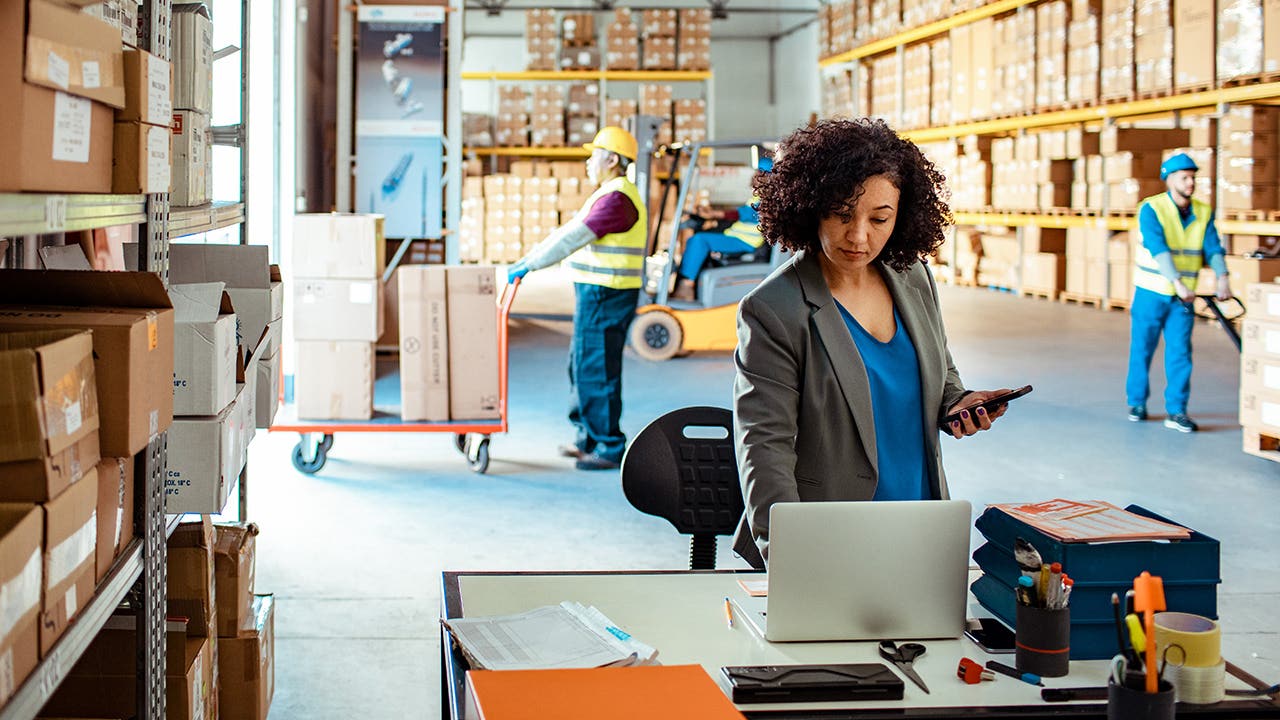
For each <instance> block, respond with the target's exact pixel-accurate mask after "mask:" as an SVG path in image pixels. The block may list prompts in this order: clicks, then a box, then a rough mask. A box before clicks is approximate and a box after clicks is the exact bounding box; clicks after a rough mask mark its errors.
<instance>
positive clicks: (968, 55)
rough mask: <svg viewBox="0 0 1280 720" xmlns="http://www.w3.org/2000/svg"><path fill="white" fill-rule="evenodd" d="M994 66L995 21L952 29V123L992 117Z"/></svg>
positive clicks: (980, 22) (981, 21) (988, 20)
mask: <svg viewBox="0 0 1280 720" xmlns="http://www.w3.org/2000/svg"><path fill="white" fill-rule="evenodd" d="M995 64H996V58H995V22H994V21H993V20H992V19H991V18H987V19H985V20H979V21H977V22H974V23H971V24H969V25H961V26H960V27H957V28H953V29H952V30H951V71H952V76H951V82H952V87H951V119H952V122H957V123H959V122H966V121H968V120H972V119H977V118H983V117H987V116H989V115H990V114H991V110H992V101H993V94H994V90H995V87H994V82H995Z"/></svg>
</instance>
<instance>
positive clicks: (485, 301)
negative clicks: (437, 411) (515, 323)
mask: <svg viewBox="0 0 1280 720" xmlns="http://www.w3.org/2000/svg"><path fill="white" fill-rule="evenodd" d="M446 286H447V287H446V290H447V294H448V315H449V416H450V417H451V418H452V419H454V420H482V419H491V418H496V417H498V312H497V272H496V271H495V270H494V268H492V267H462V266H454V267H450V268H448V270H447V272H446Z"/></svg>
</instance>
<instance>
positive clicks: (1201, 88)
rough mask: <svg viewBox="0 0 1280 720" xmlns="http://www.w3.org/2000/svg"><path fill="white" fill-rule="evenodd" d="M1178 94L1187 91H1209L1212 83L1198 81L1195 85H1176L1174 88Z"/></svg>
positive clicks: (1186, 92) (1184, 93) (1183, 93)
mask: <svg viewBox="0 0 1280 720" xmlns="http://www.w3.org/2000/svg"><path fill="white" fill-rule="evenodd" d="M1175 89H1176V90H1177V91H1178V94H1179V95H1186V94H1188V93H1198V92H1209V91H1210V90H1212V89H1213V83H1199V84H1196V85H1178V86H1177V87H1176V88H1175Z"/></svg>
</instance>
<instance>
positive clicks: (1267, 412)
mask: <svg viewBox="0 0 1280 720" xmlns="http://www.w3.org/2000/svg"><path fill="white" fill-rule="evenodd" d="M1261 404H1262V424H1263V425H1270V426H1272V427H1280V403H1278V402H1268V401H1266V400H1263V401H1262V403H1261Z"/></svg>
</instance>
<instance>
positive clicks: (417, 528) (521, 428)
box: [230, 286, 1280, 720]
mask: <svg viewBox="0 0 1280 720" xmlns="http://www.w3.org/2000/svg"><path fill="white" fill-rule="evenodd" d="M941 291H942V298H943V306H944V309H945V314H946V317H947V320H948V332H949V335H950V338H951V348H952V353H953V355H954V358H955V361H956V365H957V366H958V367H959V368H960V371H961V374H962V377H963V378H964V379H965V381H966V383H967V384H968V386H969V387H975V388H988V387H999V386H1016V385H1021V384H1024V383H1031V384H1033V385H1035V388H1036V389H1035V392H1034V393H1033V394H1032V395H1030V396H1029V397H1027V398H1026V399H1023V400H1020V401H1018V402H1017V404H1016V405H1014V406H1013V407H1012V408H1011V409H1010V411H1009V414H1008V415H1007V416H1006V417H1005V418H1004V419H1003V420H1001V421H1000V423H999V425H998V426H997V428H996V430H995V431H993V432H990V433H985V434H983V435H980V436H977V437H975V438H969V439H966V440H963V441H955V440H944V453H945V456H946V461H947V463H946V464H947V472H948V477H949V480H950V485H951V489H952V494H953V495H954V496H955V497H958V498H965V499H968V500H970V501H972V502H973V503H974V504H975V507H980V506H981V504H983V503H989V502H1008V501H1014V500H1043V499H1050V498H1054V497H1071V498H1082V499H1094V498H1098V499H1104V500H1109V501H1112V502H1116V503H1119V504H1127V503H1130V502H1136V503H1139V504H1142V505H1144V506H1147V507H1149V508H1151V509H1153V510H1156V511H1158V512H1160V513H1163V514H1166V515H1168V516H1171V517H1174V518H1177V519H1179V520H1181V521H1184V522H1186V523H1187V524H1189V525H1191V526H1192V527H1195V528H1197V529H1199V530H1201V531H1203V532H1205V533H1208V534H1209V535H1212V536H1214V537H1217V538H1219V539H1220V540H1221V541H1222V548H1223V551H1222V577H1223V585H1222V587H1221V589H1220V591H1219V608H1220V614H1221V617H1222V620H1223V622H1224V628H1225V636H1224V641H1223V642H1224V655H1226V656H1227V657H1228V658H1229V659H1231V660H1232V661H1234V662H1236V663H1238V664H1240V665H1242V666H1244V667H1245V668H1246V669H1249V670H1252V671H1253V672H1254V673H1256V674H1259V675H1261V676H1262V677H1264V679H1266V680H1267V681H1269V682H1275V681H1277V680H1280V650H1277V648H1280V619H1277V617H1276V615H1275V612H1274V608H1275V606H1276V598H1277V595H1278V594H1280V573H1276V572H1274V566H1275V557H1274V552H1275V542H1276V538H1277V537H1280V515H1277V513H1276V508H1277V507H1280V466H1277V465H1276V464H1274V463H1271V462H1267V461H1265V460H1261V459H1258V458H1254V457H1250V456H1247V455H1245V454H1243V453H1242V452H1241V451H1240V442H1241V440H1240V438H1241V432H1240V428H1239V427H1238V426H1237V425H1236V392H1237V390H1236V388H1237V382H1238V375H1239V370H1238V358H1237V355H1236V352H1235V349H1234V348H1233V347H1232V346H1231V345H1230V344H1229V343H1228V341H1227V339H1226V336H1225V335H1224V334H1223V333H1222V332H1221V330H1219V329H1218V328H1217V327H1216V326H1210V325H1201V326H1198V327H1197V330H1196V334H1195V342H1196V355H1195V358H1196V367H1195V375H1194V380H1193V386H1194V387H1193V392H1192V402H1191V414H1192V417H1194V418H1195V419H1196V420H1198V421H1199V422H1200V424H1201V427H1202V432H1200V433H1198V434H1195V435H1183V434H1180V433H1177V432H1174V431H1172V430H1168V429H1165V428H1164V427H1163V426H1162V424H1161V423H1160V422H1159V419H1160V418H1161V412H1162V403H1161V401H1160V400H1159V392H1160V389H1161V388H1162V387H1163V386H1162V382H1161V381H1160V380H1159V379H1158V378H1160V377H1162V376H1163V373H1162V371H1160V370H1159V363H1160V359H1159V358H1157V360H1156V366H1157V370H1156V372H1155V373H1153V376H1155V377H1156V378H1157V379H1156V380H1154V381H1153V385H1154V387H1155V388H1156V399H1154V400H1153V401H1152V403H1151V410H1152V413H1153V415H1154V416H1155V417H1154V418H1153V421H1150V422H1147V423H1142V424H1136V423H1130V422H1128V421H1127V420H1126V419H1125V405H1124V397H1123V394H1122V387H1123V376H1124V367H1125V362H1126V348H1127V333H1128V325H1127V320H1128V316H1127V315H1126V314H1124V313H1121V312H1102V311H1098V310H1095V309H1093V308H1091V307H1079V306H1076V305H1062V304H1057V303H1050V302H1045V301H1041V300H1032V299H1019V298H1016V297H1013V296H1011V295H1008V294H1001V293H995V292H990V291H986V290H976V289H968V288H950V287H945V286H944V287H943V288H942V289H941ZM568 329H569V326H568V324H566V323H534V322H519V321H516V322H513V324H512V352H511V356H512V367H511V387H512V390H511V416H510V421H511V422H510V425H511V432H510V433H509V434H508V435H505V436H498V437H495V438H494V439H493V443H492V447H491V450H492V458H493V460H492V464H491V467H490V469H489V473H488V474H487V475H475V474H473V473H472V472H471V471H469V470H468V469H467V467H466V465H465V463H464V461H463V459H462V457H461V456H459V455H458V453H457V452H456V451H455V450H454V449H453V447H452V436H449V435H403V436H399V435H364V436H356V435H339V436H338V437H337V440H336V444H335V446H334V449H333V451H332V454H331V455H330V460H329V464H328V465H327V466H326V467H325V468H324V469H323V470H322V471H321V472H320V473H319V474H318V475H316V476H314V477H307V476H303V475H301V474H299V473H297V472H295V471H294V470H293V468H292V466H291V465H290V463H289V459H288V458H289V453H290V450H291V448H292V445H293V443H294V442H295V440H296V435H288V434H270V435H263V436H260V437H259V438H258V440H256V441H255V442H254V443H253V445H252V448H251V451H250V465H249V467H250V473H251V477H250V485H249V509H250V518H251V519H253V520H254V521H256V522H257V523H259V525H260V526H261V529H262V532H261V535H260V536H259V538H258V570H257V588H258V591H259V592H274V593H275V594H276V597H277V599H278V602H279V609H278V612H277V616H276V633H277V638H278V642H277V645H276V689H275V703H274V707H273V711H272V714H271V717H272V718H273V720H290V719H294V718H299V719H300V718H308V719H309V720H328V719H330V718H333V719H335V720H336V719H338V718H348V717H369V718H436V717H439V712H440V711H439V698H438V693H439V688H440V681H439V648H438V643H439V632H438V623H437V618H438V617H439V608H440V572H441V571H442V570H445V569H476V570H479V569H484V570H492V569H512V570H520V569H571V568H572V569H578V568H589V569H616V568H681V567H686V563H687V551H688V545H687V542H686V541H685V540H684V539H683V538H680V537H678V536H677V535H675V533H674V531H673V530H672V529H671V527H670V526H669V525H667V524H666V522H665V521H663V520H659V519H657V518H651V517H648V516H643V515H641V514H639V513H638V512H637V511H635V510H633V509H632V508H631V507H630V506H629V505H628V504H627V502H626V500H625V499H624V498H623V496H622V492H621V489H620V487H619V483H618V475H617V473H616V472H597V473H583V472H577V471H574V470H573V469H572V465H571V462H570V461H568V460H565V459H562V458H560V457H558V456H557V455H556V451H555V447H556V445H557V444H558V443H560V442H563V441H565V440H568V439H569V426H568V424H567V422H566V421H565V419H564V407H565V396H566V379H565V370H564V365H565V356H566V352H567V348H568V335H567V333H568ZM732 376H733V369H732V361H731V359H730V356H729V355H728V354H698V355H693V356H690V357H687V358H683V359H679V360H675V361H671V362H668V363H664V364H654V363H649V362H646V361H643V360H640V359H638V358H637V357H635V356H634V355H632V354H630V353H628V356H627V359H626V369H625V375H624V377H625V381H624V392H625V400H624V402H625V410H624V417H623V422H624V425H625V428H626V430H627V432H628V433H629V434H634V433H635V432H637V431H638V430H639V429H640V428H641V427H643V426H644V424H645V423H646V422H648V421H649V420H651V419H652V418H654V417H656V416H658V415H660V414H662V413H663V412H665V411H667V410H670V409H673V408H676V407H680V406H685V405H693V404H713V405H722V406H729V405H730V403H731V398H730V388H731V384H732ZM233 502H234V501H233ZM230 507H234V504H232V505H231V506H230ZM724 544H726V543H725V542H724V541H722V545H724ZM975 547H976V541H975ZM721 565H722V566H723V567H738V566H740V565H741V562H740V561H737V560H736V559H734V558H733V557H732V556H731V554H730V553H729V552H728V551H727V550H726V549H725V548H724V547H722V548H721ZM659 650H661V648H659Z"/></svg>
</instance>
